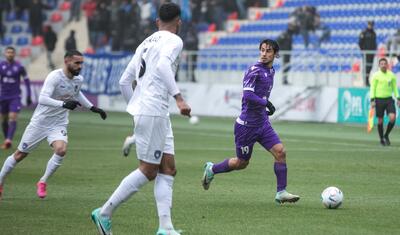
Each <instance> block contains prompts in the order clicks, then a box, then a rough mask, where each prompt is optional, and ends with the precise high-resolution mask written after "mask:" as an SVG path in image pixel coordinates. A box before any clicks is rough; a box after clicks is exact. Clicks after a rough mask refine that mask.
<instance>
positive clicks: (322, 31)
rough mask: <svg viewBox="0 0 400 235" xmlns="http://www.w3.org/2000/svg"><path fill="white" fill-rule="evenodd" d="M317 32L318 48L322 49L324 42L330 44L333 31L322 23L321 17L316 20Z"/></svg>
mask: <svg viewBox="0 0 400 235" xmlns="http://www.w3.org/2000/svg"><path fill="white" fill-rule="evenodd" d="M315 32H316V34H317V42H316V48H320V47H321V44H322V43H323V42H329V40H330V39H331V29H330V28H329V26H328V25H327V24H324V23H323V22H321V20H320V17H319V16H318V17H317V18H316V20H315Z"/></svg>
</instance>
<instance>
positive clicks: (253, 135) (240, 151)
mask: <svg viewBox="0 0 400 235" xmlns="http://www.w3.org/2000/svg"><path fill="white" fill-rule="evenodd" d="M234 133H235V144H236V156H237V157H238V158H240V159H243V160H250V158H251V153H252V152H253V146H254V144H255V143H256V142H258V143H260V144H261V145H262V146H263V147H264V148H265V149H266V150H268V151H269V150H270V149H271V148H272V147H273V146H274V145H276V144H279V143H281V140H280V139H279V136H278V134H276V132H275V131H274V129H273V128H272V126H271V124H269V122H265V123H264V125H263V126H262V127H248V126H244V125H241V124H239V123H237V122H235V130H234Z"/></svg>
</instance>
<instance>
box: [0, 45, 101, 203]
mask: <svg viewBox="0 0 400 235" xmlns="http://www.w3.org/2000/svg"><path fill="white" fill-rule="evenodd" d="M82 63H83V55H82V54H81V53H80V52H79V51H68V52H67V53H66V54H65V56H64V68H63V69H57V70H54V71H52V72H50V73H49V75H48V76H47V78H46V80H45V82H44V84H43V88H42V90H41V92H40V95H39V104H38V106H37V107H36V109H35V112H34V113H33V116H32V118H31V121H30V123H29V124H28V126H27V127H26V129H25V132H24V134H23V135H22V138H21V142H20V144H19V145H18V149H17V151H15V152H14V153H13V154H12V155H11V156H9V157H8V158H7V159H6V160H5V162H4V164H3V168H2V169H1V171H0V198H1V196H2V193H3V184H4V179H5V178H6V176H7V175H8V174H10V173H11V171H12V170H13V169H14V167H15V166H16V165H17V163H19V162H20V161H22V160H23V159H24V158H25V157H26V156H28V154H29V153H30V152H31V151H33V150H34V149H35V148H36V147H37V146H38V145H39V143H40V142H41V141H42V140H43V139H45V138H46V139H47V142H48V143H49V145H50V146H51V147H52V148H53V151H54V154H53V156H52V157H51V158H50V160H49V161H48V163H47V167H46V170H45V173H44V175H43V176H42V178H40V180H39V181H38V183H37V184H36V185H37V195H38V197H40V198H45V197H46V195H47V191H46V186H47V180H48V178H49V177H50V176H51V175H53V174H54V172H55V171H56V170H57V169H58V168H59V167H60V166H61V164H62V161H63V160H64V157H65V154H66V151H67V143H68V135H67V126H68V115H69V110H74V109H75V108H76V107H77V106H80V105H83V106H84V107H86V108H88V109H89V108H90V110H91V111H92V112H95V113H98V114H100V116H101V118H102V119H103V120H104V119H106V117H107V115H106V113H105V112H104V111H103V110H102V109H100V108H97V107H95V106H93V104H92V103H90V101H89V100H88V99H87V98H86V97H85V96H84V95H83V93H82V92H81V91H80V89H81V86H82V82H83V77H82V76H81V75H79V72H80V71H81V69H82Z"/></svg>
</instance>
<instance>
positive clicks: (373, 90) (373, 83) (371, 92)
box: [369, 75, 378, 108]
mask: <svg viewBox="0 0 400 235" xmlns="http://www.w3.org/2000/svg"><path fill="white" fill-rule="evenodd" d="M377 86H378V79H376V75H373V76H372V80H371V87H370V88H369V97H370V99H371V108H374V107H375V97H376V87H377Z"/></svg>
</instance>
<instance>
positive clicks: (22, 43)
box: [16, 36, 29, 47]
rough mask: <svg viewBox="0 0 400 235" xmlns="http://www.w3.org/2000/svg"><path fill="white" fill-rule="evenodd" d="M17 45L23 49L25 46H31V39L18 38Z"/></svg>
mask: <svg viewBox="0 0 400 235" xmlns="http://www.w3.org/2000/svg"><path fill="white" fill-rule="evenodd" d="M16 45H17V46H19V47H23V46H27V45H29V38H28V37H24V36H22V37H19V38H17V43H16Z"/></svg>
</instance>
